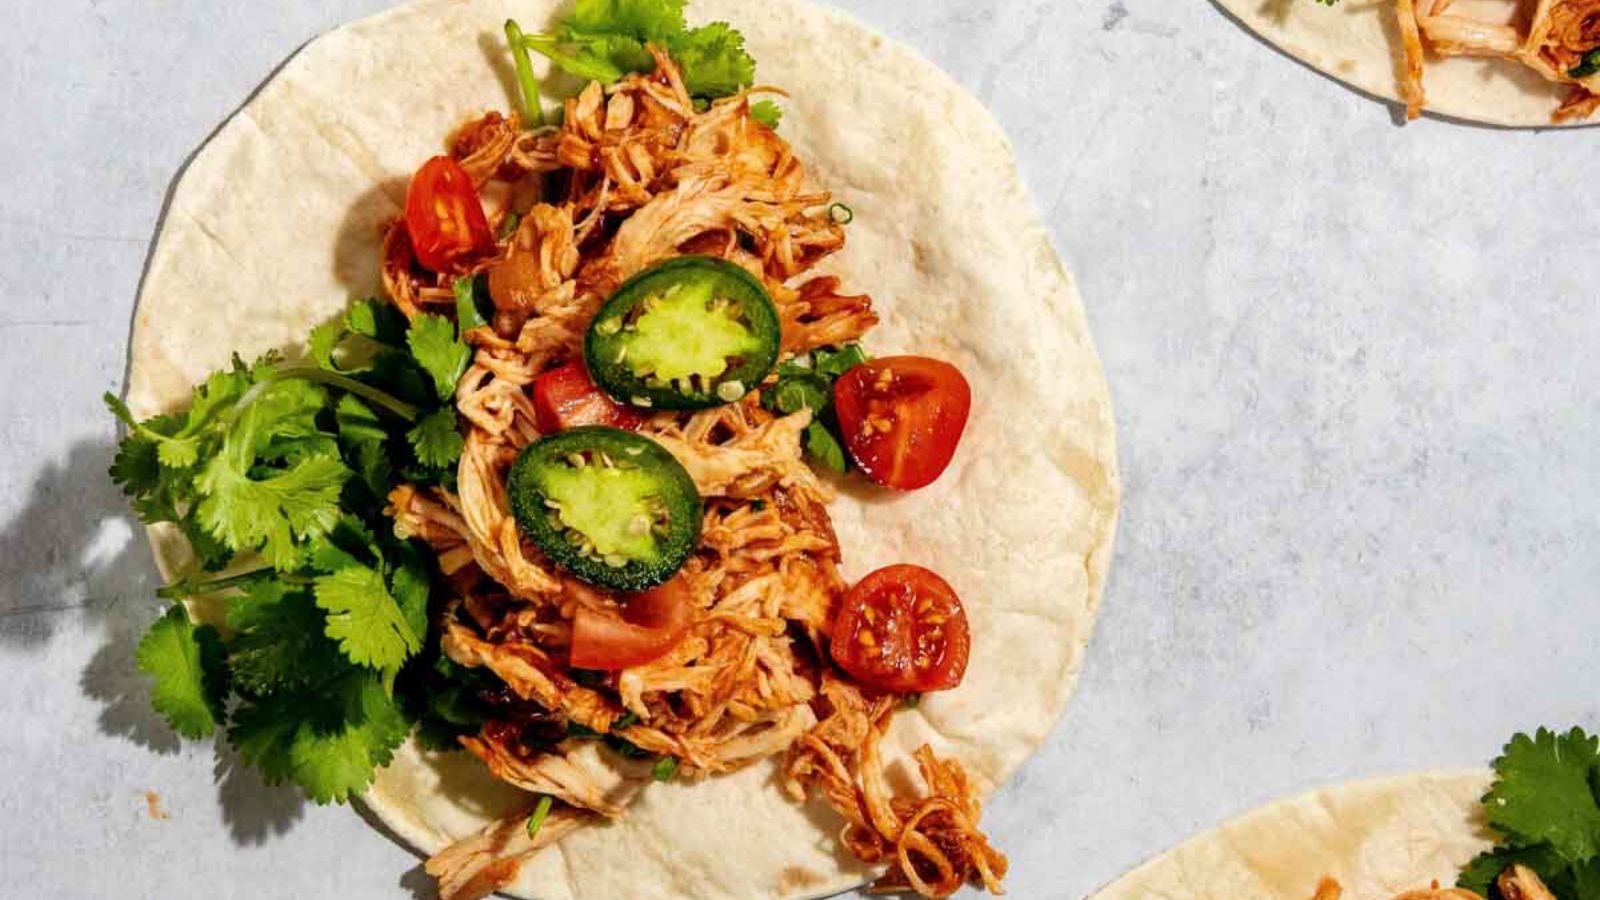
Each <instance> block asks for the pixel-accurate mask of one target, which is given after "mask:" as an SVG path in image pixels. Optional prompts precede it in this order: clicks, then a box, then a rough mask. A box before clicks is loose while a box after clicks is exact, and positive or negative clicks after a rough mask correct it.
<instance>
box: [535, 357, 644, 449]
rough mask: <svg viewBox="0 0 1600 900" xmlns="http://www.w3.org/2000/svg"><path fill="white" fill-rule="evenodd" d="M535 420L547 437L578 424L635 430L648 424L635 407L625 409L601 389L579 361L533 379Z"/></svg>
mask: <svg viewBox="0 0 1600 900" xmlns="http://www.w3.org/2000/svg"><path fill="white" fill-rule="evenodd" d="M533 417H534V421H535V424H537V425H538V426H539V430H540V431H542V432H544V433H545V434H550V433H551V432H554V431H560V430H561V429H563V428H572V427H574V426H577V425H610V426H611V427H612V428H629V429H633V428H638V427H639V426H640V424H642V423H643V422H644V416H642V415H640V414H639V413H638V412H637V411H635V410H634V409H633V408H632V407H628V406H623V405H622V404H620V403H618V402H617V401H615V400H613V399H611V397H610V396H609V395H608V394H606V392H605V391H602V390H600V388H599V387H598V386H596V385H595V383H594V382H593V381H591V380H590V379H589V373H588V371H587V370H585V369H584V367H583V363H582V362H581V361H579V360H573V361H572V362H569V363H567V364H566V365H564V366H558V367H557V368H554V369H551V370H550V371H548V372H545V373H544V374H543V375H540V376H539V377H538V378H535V379H534V380H533Z"/></svg>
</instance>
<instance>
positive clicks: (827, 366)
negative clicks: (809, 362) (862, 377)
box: [813, 344, 872, 378]
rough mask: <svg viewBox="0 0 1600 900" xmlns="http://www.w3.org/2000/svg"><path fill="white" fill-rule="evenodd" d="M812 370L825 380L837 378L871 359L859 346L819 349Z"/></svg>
mask: <svg viewBox="0 0 1600 900" xmlns="http://www.w3.org/2000/svg"><path fill="white" fill-rule="evenodd" d="M814 356H815V360H814V363H813V368H814V369H815V370H816V372H817V374H818V375H821V376H823V377H825V378H838V377H839V376H840V375H843V374H844V373H846V372H848V371H850V370H851V369H854V368H855V367H856V366H859V365H861V364H862V363H864V362H866V361H867V360H869V359H871V358H872V357H870V356H868V355H867V352H866V351H865V350H862V349H861V345H860V344H845V345H844V346H843V347H837V348H834V349H831V350H830V349H828V348H826V347H824V348H822V349H819V350H818V351H817V352H816V353H815V354H814Z"/></svg>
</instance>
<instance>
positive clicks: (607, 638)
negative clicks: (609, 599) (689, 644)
mask: <svg viewBox="0 0 1600 900" xmlns="http://www.w3.org/2000/svg"><path fill="white" fill-rule="evenodd" d="M692 601H693V598H692V597H691V596H690V593H689V587H688V585H687V584H685V583H684V580H683V578H682V576H679V577H677V578H674V579H672V580H671V581H668V582H666V583H665V584H661V585H658V586H656V587H653V588H651V589H650V590H648V591H641V592H639V593H637V594H630V595H627V599H626V600H624V601H623V604H622V614H621V615H620V616H617V615H611V614H609V613H604V612H600V611H598V610H594V609H590V608H589V607H587V606H580V607H579V608H578V612H577V614H576V615H575V616H574V617H573V619H572V652H571V656H572V665H573V666H574V667H576V668H579V669H626V668H629V667H631V666H642V665H644V664H645V663H647V662H650V661H651V660H654V659H658V658H660V657H662V656H664V655H666V654H667V652H668V651H670V650H671V649H672V648H673V647H676V646H677V645H678V642H679V641H681V640H683V636H684V635H685V634H687V633H688V632H689V624H690V605H691V603H692Z"/></svg>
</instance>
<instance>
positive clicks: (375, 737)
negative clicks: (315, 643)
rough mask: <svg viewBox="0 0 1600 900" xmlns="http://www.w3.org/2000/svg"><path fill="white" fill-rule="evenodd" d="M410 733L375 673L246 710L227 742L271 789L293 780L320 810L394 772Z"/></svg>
mask: <svg viewBox="0 0 1600 900" xmlns="http://www.w3.org/2000/svg"><path fill="white" fill-rule="evenodd" d="M408 730H409V726H408V725H407V723H406V720H405V717H404V716H402V715H401V714H400V710H399V708H398V707H397V706H396V705H395V704H394V701H393V700H392V699H391V698H390V697H389V696H388V695H387V693H386V692H385V691H384V689H383V685H382V684H381V683H380V682H379V680H378V679H377V677H376V676H374V675H373V674H371V673H366V672H361V671H359V670H352V671H351V672H350V673H348V674H346V675H344V676H341V677H340V678H338V679H336V680H335V681H333V682H331V683H329V684H327V685H323V686H321V687H320V688H316V689H312V690H307V691H295V692H282V693H277V694H273V695H271V696H269V697H266V698H264V699H262V700H260V701H258V702H254V703H249V704H246V705H245V706H243V707H241V708H240V710H239V712H238V713H237V714H236V715H235V716H234V723H233V726H232V727H231V728H230V729H229V730H228V738H229V740H230V741H231V742H232V743H233V745H234V747H235V748H236V749H237V750H238V751H239V756H240V757H241V758H242V759H244V761H245V762H247V763H249V764H251V765H253V766H255V767H256V768H258V769H260V770H261V773H262V775H263V777H265V779H266V780H267V782H268V783H269V784H277V783H281V782H283V781H291V780H292V781H294V782H296V783H298V784H299V785H300V786H301V787H302V788H304V790H305V792H306V794H307V795H308V796H310V797H311V799H312V800H314V801H316V802H317V803H328V802H330V801H337V802H340V803H343V802H344V801H345V800H348V799H349V798H350V797H351V796H352V795H355V794H359V793H361V792H362V791H364V790H365V789H366V787H367V785H369V784H370V783H371V782H372V770H373V769H374V768H376V767H377V766H382V765H388V763H389V761H390V760H391V759H393V758H394V749H395V748H396V747H398V746H400V742H401V741H403V740H405V735H406V732H407V731H408Z"/></svg>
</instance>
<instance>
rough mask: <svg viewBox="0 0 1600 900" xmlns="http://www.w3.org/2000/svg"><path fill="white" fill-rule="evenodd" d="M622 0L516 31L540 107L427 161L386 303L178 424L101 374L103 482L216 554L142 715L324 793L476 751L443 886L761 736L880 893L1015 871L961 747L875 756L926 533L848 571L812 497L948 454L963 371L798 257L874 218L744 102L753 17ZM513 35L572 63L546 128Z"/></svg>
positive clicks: (493, 123)
mask: <svg viewBox="0 0 1600 900" xmlns="http://www.w3.org/2000/svg"><path fill="white" fill-rule="evenodd" d="M612 6H613V5H612V4H603V3H591V2H580V3H579V4H578V6H577V8H576V10H575V11H574V13H573V15H572V16H571V17H569V18H568V19H567V20H565V21H564V22H562V23H560V26H559V27H558V28H557V29H556V30H555V31H554V32H551V33H548V34H531V35H530V34H524V33H523V32H522V30H521V29H520V28H519V27H518V26H517V25H516V24H515V23H508V24H507V29H506V30H507V34H508V38H509V40H510V43H511V51H512V54H513V61H514V63H515V66H516V71H517V73H518V77H519V80H520V82H521V86H522V92H523V101H524V102H523V105H522V108H521V109H520V110H518V111H511V112H506V113H499V112H491V113H488V114H486V115H481V116H479V117H477V118H475V119H473V120H471V121H468V122H466V123H465V124H464V125H462V126H461V127H460V128H459V129H458V130H457V131H456V132H455V133H454V134H452V135H449V136H448V140H447V141H446V144H445V146H446V147H447V148H448V152H447V153H445V154H443V155H440V156H437V157H435V158H433V159H429V160H427V161H426V162H425V163H424V164H423V165H422V166H421V167H420V168H419V169H418V170H417V171H416V172H415V174H414V175H413V177H412V178H411V180H410V183H409V186H408V188H407V192H406V198H405V210H404V215H403V216H402V217H400V218H399V219H397V220H395V221H394V222H393V224H392V225H391V226H390V227H389V229H388V231H387V234H386V237H385V239H384V241H383V249H382V253H383V258H382V281H383V287H384V289H385V292H386V294H387V297H386V298H385V299H384V300H371V301H366V302H363V303H360V304H357V305H355V306H354V307H353V308H352V309H351V310H350V312H349V313H348V314H347V315H346V316H345V317H343V318H342V319H341V320H339V321H336V322H331V323H328V324H326V325H324V326H322V327H319V328H318V329H317V330H316V331H315V332H314V333H313V334H312V335H311V336H310V338H309V339H308V341H307V353H306V356H307V357H308V359H307V360H306V361H305V362H293V363H291V362H286V361H284V360H282V359H280V358H279V357H277V356H276V355H272V356H268V357H266V358H264V359H262V360H259V361H257V362H255V363H252V364H246V363H244V362H242V361H240V362H237V363H236V364H235V366H234V367H233V368H232V369H231V370H228V371H224V372H220V373H218V374H216V375H214V376H213V377H212V378H211V379H209V380H208V381H207V382H206V383H205V384H203V385H201V386H200V387H199V388H197V389H196V392H195V398H194V403H193V406H192V408H191V409H190V410H189V411H188V412H187V413H184V414H177V415H165V416H159V417H156V418H155V419H150V420H147V421H144V422H136V421H134V420H133V417H132V416H131V415H128V414H127V411H126V409H125V408H122V407H121V406H120V404H118V403H117V402H116V401H115V400H112V401H111V402H112V404H113V407H114V408H115V409H116V410H117V411H118V413H119V415H121V416H122V417H123V418H124V419H125V421H126V422H127V424H128V426H129V428H130V431H129V434H128V437H127V438H126V439H125V441H124V443H123V447H122V449H121V453H120V454H119V456H118V460H117V464H116V467H115V468H114V469H113V476H114V477H115V478H116V480H117V481H118V482H119V483H121V484H122V485H123V487H124V488H125V490H126V491H127V492H128V493H129V494H130V496H131V497H132V498H133V502H134V505H135V507H136V508H137V510H138V511H139V513H140V514H141V517H142V518H144V519H145V520H146V521H147V522H152V523H155V522H164V523H169V525H168V526H167V527H171V528H176V529H177V530H179V531H181V533H182V534H183V535H184V536H185V537H186V538H187V539H188V541H189V543H190V544H191V545H192V548H193V554H194V557H195V561H194V565H193V566H192V567H191V568H190V570H189V571H187V572H185V573H182V575H181V577H179V578H178V579H177V580H176V581H175V582H174V583H173V584H172V585H169V586H168V587H167V588H165V589H163V591H162V593H163V596H166V597H169V598H172V599H176V600H183V601H187V605H186V604H185V603H177V604H174V605H173V607H172V608H171V609H170V611H169V612H168V614H167V615H166V616H164V617H163V618H162V619H161V620H159V621H158V622H157V623H156V625H155V626H154V627H153V628H152V630H151V632H150V634H149V635H147V637H146V639H145V641H144V642H143V643H142V644H141V646H140V650H139V660H140V665H141V668H143V669H145V671H147V672H149V673H151V674H153V675H155V676H156V678H157V687H156V692H155V699H156V705H157V708H158V709H160V710H161V711H162V712H163V713H164V714H165V715H166V716H167V717H168V719H169V721H172V722H173V724H174V725H175V727H177V728H178V729H179V730H180V731H182V732H184V733H185V734H189V735H194V736H199V735H203V734H206V733H209V732H210V731H211V730H212V729H214V728H217V727H226V728H227V731H228V734H229V737H230V739H231V741H232V742H233V743H234V745H235V746H236V747H237V748H238V751H239V753H240V755H241V757H242V758H243V759H244V760H245V761H247V762H249V763H252V764H254V765H255V766H257V767H258V768H260V769H261V771H262V772H263V773H264V775H265V776H266V777H267V778H268V779H269V780H271V781H293V782H296V783H298V784H300V785H302V786H303V787H304V788H305V789H306V790H307V792H308V793H309V794H310V795H311V796H312V797H313V798H315V799H317V800H319V801H327V800H343V799H345V798H347V797H349V796H351V795H354V794H359V793H360V792H361V790H362V789H364V787H365V786H366V785H367V784H368V782H369V781H370V779H371V777H372V769H373V768H374V767H376V766H381V765H384V764H386V763H387V762H388V761H389V759H390V757H391V755H392V753H393V751H394V749H395V748H396V747H397V746H398V744H399V743H400V742H401V741H402V740H404V739H405V738H406V737H407V735H408V734H410V733H412V732H413V729H415V731H416V733H417V736H418V738H419V739H420V740H422V741H424V742H425V743H426V744H428V745H429V746H435V747H453V748H464V749H465V750H466V751H469V752H470V753H472V754H473V755H474V756H476V757H477V758H478V759H480V760H482V762H483V764H484V765H485V766H486V767H487V768H488V770H489V771H490V772H492V773H493V775H494V776H495V777H496V778H498V779H500V780H501V781H504V782H506V783H509V784H511V785H514V786H515V787H517V788H520V789H521V790H523V791H525V792H526V794H527V801H526V804H525V806H524V807H523V808H522V809H520V810H518V811H517V812H516V813H515V814H514V815H513V816H511V817H509V818H506V819H505V820H503V821H500V822H498V823H495V824H492V825H490V826H489V827H488V828H486V829H485V830H484V831H482V832H480V833H478V834H476V835H472V836H470V837H468V838H466V839H464V840H461V841H459V842H457V843H456V844H454V845H452V846H450V847H448V848H446V849H444V850H443V851H442V852H440V853H438V854H436V855H435V856H434V857H433V858H431V859H430V860H429V861H428V863H427V870H428V872H429V873H431V874H432V875H434V876H435V877H436V878H437V879H438V881H439V885H440V892H441V895H442V896H443V897H446V898H463V897H478V896H482V895H484V894H486V893H489V892H491V891H494V890H496V889H499V888H502V887H505V886H507V885H509V884H511V883H512V882H513V881H514V880H515V879H516V877H517V875H518V872H519V869H520V866H521V864H522V862H523V861H524V860H525V859H527V858H529V857H530V856H531V855H532V854H533V853H534V852H536V851H537V850H538V849H539V848H541V847H544V846H546V845H549V844H551V843H553V842H555V841H558V840H560V839H561V838H562V837H563V836H564V835H566V834H569V833H571V832H572V831H573V830H575V829H579V828H583V827H586V826H590V825H593V824H596V823H601V822H603V821H605V820H607V819H610V818H613V817H617V816H621V815H624V814H625V811H626V808H627V806H628V804H629V802H630V800H632V799H633V798H634V797H636V796H637V795H638V794H639V792H641V791H646V790H649V789H650V786H651V784H652V783H654V782H666V781H672V780H685V781H691V782H692V781H694V780H698V779H702V778H705V777H708V776H714V775H717V774H719V773H726V772H730V771H733V770H736V769H739V768H741V767H744V766H748V765H750V764H752V763H754V762H756V761H758V760H763V759H767V758H776V759H778V760H780V761H781V788H782V789H783V790H784V791H786V792H787V793H788V794H789V795H790V796H791V797H792V798H793V799H794V800H795V801H796V802H803V801H805V800H807V799H808V798H820V799H821V800H822V801H824V802H826V803H827V805H829V806H830V807H832V809H833V810H834V811H836V812H837V813H838V815H839V816H840V817H841V818H842V822H843V825H842V828H841V830H840V832H839V834H838V840H839V841H840V843H841V844H842V845H843V846H844V847H846V848H848V850H849V851H850V852H851V853H853V854H854V855H855V856H856V857H858V858H859V859H861V860H863V861H865V862H867V863H869V864H873V865H878V866H882V867H883V869H884V874H882V876H881V877H880V878H879V879H878V880H877V881H876V883H875V885H874V887H875V889H878V890H883V891H914V892H916V893H918V894H922V895H925V896H944V895H948V894H950V893H952V892H954V891H955V890H957V889H958V888H960V887H961V886H962V885H964V884H967V883H976V884H979V885H981V886H983V887H986V888H987V889H988V890H990V891H992V892H996V893H998V892H999V889H1000V881H1001V879H1002V877H1003V876H1004V874H1005V871H1006V859H1005V857H1004V856H1003V855H1002V854H1000V853H999V852H998V851H996V850H995V849H994V848H993V847H991V846H990V845H989V843H988V842H987V840H986V839H985V837H984V835H983V834H982V832H981V831H980V830H979V828H978V820H979V816H980V812H981V810H980V805H979V799H978V794H977V790H976V788H975V786H974V785H973V784H972V783H970V782H969V778H968V774H967V772H966V771H965V770H964V769H963V767H962V765H961V764H960V763H959V762H957V761H955V760H953V759H942V758H940V757H939V756H936V755H935V754H934V752H933V751H932V750H931V748H930V747H928V746H926V745H925V746H923V747H922V748H921V749H919V750H917V751H916V753H915V760H916V763H917V766H918V769H919V770H920V771H919V773H918V774H919V775H920V784H915V785H909V786H902V787H901V789H899V790H895V789H892V788H891V787H890V779H889V777H888V774H887V772H886V765H885V763H884V757H883V754H882V751H881V750H880V742H882V741H883V739H884V736H885V734H886V732H887V730H888V728H889V725H890V722H891V720H892V719H893V717H894V715H895V713H896V711H897V710H900V709H902V708H905V707H907V706H909V705H915V704H916V703H917V702H918V700H919V698H920V696H921V695H922V694H923V693H925V692H928V691H938V690H944V689H949V688H952V687H955V686H956V685H958V684H960V682H961V680H962V677H963V673H964V672H965V669H966V666H967V664H968V650H969V645H970V635H969V627H968V621H967V617H966V613H965V611H964V609H963V606H962V602H961V600H960V598H958V597H957V595H956V593H955V591H954V590H953V589H952V588H951V587H950V585H949V584H948V583H946V581H945V580H944V579H943V578H941V577H940V576H939V575H937V574H935V573H934V572H933V571H931V570H929V569H927V568H923V567H922V566H921V565H920V563H929V562H935V561H930V560H905V561H904V562H903V563H901V564H896V565H891V566H888V567H886V568H881V569H879V570H877V571H875V572H872V573H871V574H868V575H866V576H865V577H864V578H862V579H861V580H859V581H858V582H856V583H855V584H853V585H852V584H850V583H848V582H847V581H846V579H845V578H844V577H843V576H842V575H841V574H840V569H839V567H840V563H841V559H842V558H843V557H844V555H845V554H847V553H849V548H848V547H841V546H840V542H839V540H838V538H837V537H836V536H835V532H834V529H833V527H832V524H831V522H830V519H829V513H828V506H829V503H830V501H832V500H833V499H834V496H835V491H836V487H835V486H834V484H833V482H834V481H835V480H836V479H847V480H856V481H859V482H860V485H859V486H857V487H852V488H851V490H862V491H907V490H915V489H918V488H921V487H924V486H926V485H928V484H930V483H932V482H934V481H935V480H936V479H937V478H938V477H939V476H940V474H941V473H942V472H943V471H944V470H945V468H946V467H947V466H948V464H949V463H950V461H951V458H952V456H953V455H954V453H955V452H956V449H957V446H958V444H959V441H960V438H961V434H962V431H963V428H964V426H965V423H966V420H967V416H968V411H969V408H970V405H971V402H972V398H971V392H970V390H969V388H968V385H967V381H966V379H965V378H964V377H963V376H962V373H961V372H960V371H959V369H957V368H956V367H955V366H953V365H951V364H949V363H946V362H943V361H940V360H937V359H931V358H926V357H920V356H891V357H886V358H878V359H874V358H872V357H871V356H870V355H869V352H868V350H867V349H866V347H865V346H864V345H863V339H864V338H867V337H868V333H869V332H870V331H871V329H872V328H873V326H874V325H875V324H876V323H877V316H876V315H875V314H874V312H873V307H872V301H871V299H870V297H869V296H867V295H866V294H864V293H859V292H858V290H859V287H860V286H855V285H848V286H847V285H844V284H841V283H840V281H839V280H838V279H837V278H835V277H831V276H828V275H824V274H820V273H819V272H818V271H816V266H817V264H818V263H819V262H820V261H821V260H823V259H824V258H825V257H827V256H828V255H830V254H832V253H835V252H837V251H839V250H840V249H841V248H843V247H844V245H845V234H846V226H847V224H848V223H849V221H850V220H851V218H852V216H853V215H854V213H853V211H851V210H850V209H848V208H846V207H845V206H843V205H842V204H839V203H835V202H833V200H832V197H831V196H830V195H829V194H828V193H827V192H825V191H822V190H818V189H817V188H815V187H814V186H812V185H809V184H808V183H807V181H806V172H805V167H804V161H803V160H801V159H800V158H798V157H797V155H796V154H795V152H794V151H793V150H792V149H791V147H790V146H789V145H788V144H787V143H786V142H785V141H784V140H783V138H782V137H781V136H780V134H779V131H778V130H777V126H778V116H779V114H780V113H779V110H778V107H777V105H776V104H775V103H774V102H773V101H772V100H770V99H769V100H763V101H758V102H753V101H752V96H751V94H752V91H751V90H750V89H749V88H750V86H751V83H752V80H753V71H754V63H753V61H751V60H750V58H749V57H748V55H746V54H745V53H744V51H743V48H742V41H741V39H740V37H739V35H738V33H737V32H735V31H733V30H731V29H730V28H728V26H726V25H723V24H715V25H709V26H704V27H702V28H697V29H689V28H687V27H686V26H685V25H684V24H683V21H682V12H681V3H676V4H675V3H670V2H661V3H658V4H654V5H652V4H648V3H646V4H636V6H638V7H639V9H645V8H646V7H649V8H651V9H654V10H655V12H656V13H657V14H659V15H657V17H656V18H655V19H649V20H647V19H648V17H642V18H639V19H637V20H626V21H624V20H622V19H619V18H617V11H616V10H615V9H612ZM637 11H638V10H635V12H637ZM624 18H626V17H624ZM530 51H532V52H539V53H544V54H546V55H547V56H549V57H550V58H551V59H552V60H553V61H554V62H555V64H556V65H557V66H558V67H560V68H563V69H565V70H566V71H567V72H568V73H570V74H576V75H580V76H583V77H586V78H589V79H590V80H589V81H588V83H587V86H586V87H583V88H582V90H581V91H580V92H579V93H577V94H576V96H572V97H568V98H567V99H565V101H564V107H563V109H562V110H561V115H560V117H559V125H557V124H546V123H545V122H544V121H543V119H544V112H543V111H542V109H541V107H540V105H539V96H538V92H539V85H538V84H537V82H536V81H534V79H533V76H532V66H531V64H530V58H529V56H528V54H529V53H530ZM758 90H759V89H758ZM767 93H771V94H777V93H778V92H776V91H773V90H771V89H768V90H767ZM441 137H443V136H441ZM869 343H870V342H869ZM869 482H870V483H871V484H870V485H869V484H868V483H869ZM206 623H209V624H206ZM975 664H981V662H980V663H975Z"/></svg>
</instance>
